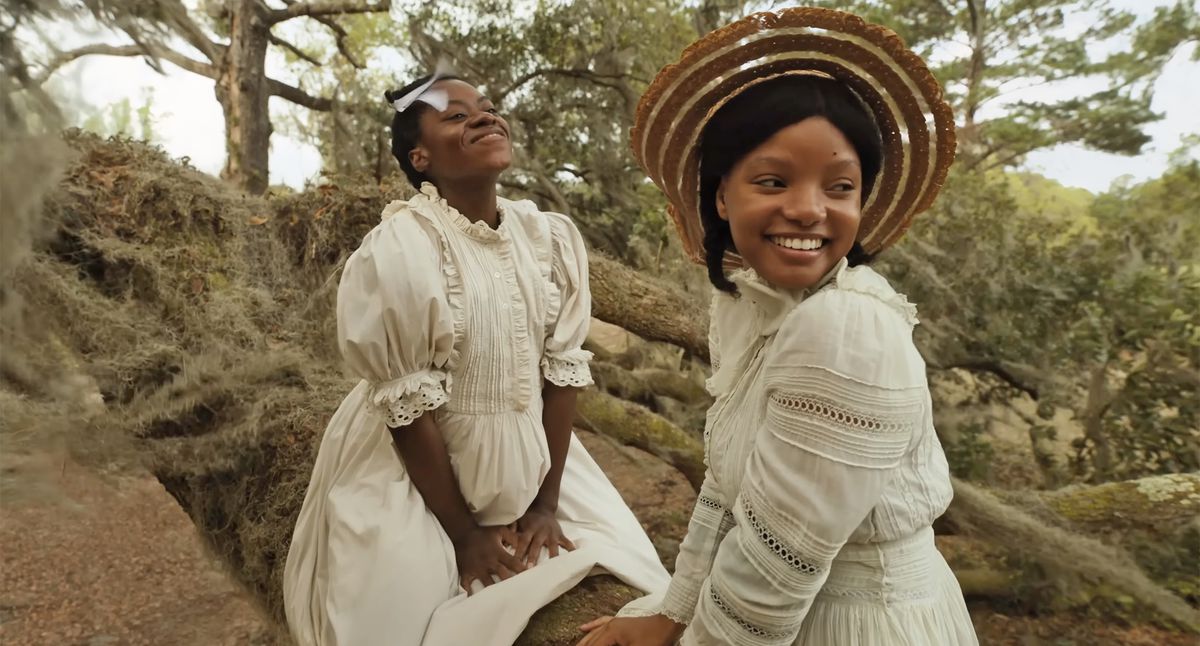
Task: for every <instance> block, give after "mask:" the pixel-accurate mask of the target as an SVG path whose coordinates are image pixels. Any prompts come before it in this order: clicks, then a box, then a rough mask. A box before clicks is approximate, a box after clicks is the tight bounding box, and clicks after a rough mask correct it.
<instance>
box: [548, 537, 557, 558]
mask: <svg viewBox="0 0 1200 646" xmlns="http://www.w3.org/2000/svg"><path fill="white" fill-rule="evenodd" d="M546 547H548V548H550V558H554V557H556V556H558V542H557V541H552V542H549V543H547V544H546Z"/></svg>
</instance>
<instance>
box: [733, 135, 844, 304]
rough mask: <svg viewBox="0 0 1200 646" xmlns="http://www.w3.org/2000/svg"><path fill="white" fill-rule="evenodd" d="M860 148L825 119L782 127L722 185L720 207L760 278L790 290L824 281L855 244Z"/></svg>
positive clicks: (735, 241)
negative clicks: (858, 151) (855, 146)
mask: <svg viewBox="0 0 1200 646" xmlns="http://www.w3.org/2000/svg"><path fill="white" fill-rule="evenodd" d="M861 204H862V168H861V164H860V162H859V158H858V154H857V153H856V152H855V149H854V146H853V145H851V143H850V141H849V140H848V139H846V137H845V135H843V134H842V132H841V131H840V130H838V129H837V127H835V126H834V125H833V124H832V123H830V122H829V120H827V119H825V118H824V117H810V118H807V119H804V120H803V121H800V122H798V123H795V124H793V125H790V126H787V127H785V128H783V129H782V130H779V131H778V132H776V133H775V134H774V135H773V136H771V138H769V139H767V140H766V141H765V142H763V143H762V144H761V145H760V146H758V147H757V148H755V149H753V150H751V151H750V152H749V153H748V154H746V155H745V156H744V157H742V158H741V159H739V160H738V161H737V163H735V164H734V165H733V167H732V169H730V171H729V173H727V174H726V175H725V176H724V177H723V178H722V180H721V184H720V187H719V188H718V189H717V195H716V206H717V213H718V215H719V216H720V217H721V219H722V220H726V221H728V222H729V228H730V233H731V234H732V237H733V244H734V247H735V248H736V249H737V252H738V254H740V255H741V256H742V258H743V260H745V262H746V264H748V265H750V267H752V268H753V269H754V270H755V271H756V272H758V274H759V276H762V277H763V279H765V280H766V281H767V282H768V283H770V284H772V285H774V286H776V287H780V288H784V289H804V288H808V287H812V286H813V285H815V284H817V283H818V282H819V281H820V280H821V278H822V277H824V276H825V274H827V273H829V271H830V270H831V269H833V267H834V265H836V264H837V263H838V261H839V260H841V259H842V258H844V257H845V256H846V254H847V253H849V252H850V249H851V247H853V246H854V241H855V238H856V237H857V235H858V225H859V222H860V221H861V219H862V209H861V206H860V205H861Z"/></svg>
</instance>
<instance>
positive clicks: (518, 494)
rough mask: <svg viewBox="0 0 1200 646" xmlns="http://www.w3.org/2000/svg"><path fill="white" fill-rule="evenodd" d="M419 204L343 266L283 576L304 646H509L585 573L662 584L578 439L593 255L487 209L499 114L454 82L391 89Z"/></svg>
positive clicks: (645, 543) (644, 541)
mask: <svg viewBox="0 0 1200 646" xmlns="http://www.w3.org/2000/svg"><path fill="white" fill-rule="evenodd" d="M387 98H388V101H389V102H390V103H392V104H393V106H394V107H395V109H396V111H397V112H396V116H395V117H394V119H393V122H392V152H393V154H394V155H395V156H396V159H397V160H398V161H399V163H400V166H401V168H402V169H403V171H404V173H405V175H407V177H408V178H409V180H410V181H411V182H412V184H413V186H415V187H418V188H419V189H420V192H419V193H418V194H417V195H416V196H415V197H413V198H412V199H410V200H408V201H397V202H392V203H391V204H389V205H388V206H387V207H386V208H385V209H384V211H383V222H382V223H381V224H380V225H379V226H377V227H375V229H373V230H372V231H371V232H370V233H368V234H367V236H366V237H365V238H364V239H363V241H362V245H361V246H360V247H359V248H358V250H357V251H355V252H354V254H353V255H351V256H350V258H349V260H347V261H346V265H345V269H344V271H343V273H342V279H341V285H340V287H339V289H338V299H337V300H338V303H337V315H338V316H337V319H338V340H339V343H340V346H341V350H342V354H343V356H344V358H345V360H346V363H347V365H348V366H349V368H350V370H351V371H352V372H353V373H354V374H356V375H357V376H358V377H360V378H361V381H360V382H359V384H358V386H357V387H356V388H355V389H354V390H353V391H352V392H351V393H350V394H349V396H347V397H346V399H345V400H344V401H343V402H342V405H341V407H340V408H339V409H338V411H337V412H336V413H335V414H334V416H333V419H332V420H331V421H330V423H329V426H328V428H327V429H326V431H325V436H324V438H323V439H322V442H321V448H320V451H319V453H318V455H317V459H316V464H315V466H314V468H313V476H312V480H311V482H310V484H309V487H308V492H307V495H306V497H305V500H304V505H303V508H302V509H301V512H300V516H299V519H298V521H297V524H296V529H295V533H294V536H293V539H292V545H291V549H290V552H289V553H288V560H287V565H286V569H285V572H284V605H285V608H286V611H287V616H288V623H289V626H290V628H291V631H292V634H293V636H294V637H295V639H296V641H297V642H299V643H300V644H301V645H303V646H310V645H320V646H333V645H350V646H370V645H372V644H379V645H385V644H386V645H387V646H419V645H424V646H462V645H465V644H470V645H472V646H500V645H504V646H507V645H509V644H512V643H513V641H514V640H515V639H516V638H517V636H518V635H519V634H520V632H521V630H522V629H523V628H524V627H525V625H526V623H527V622H528V620H529V618H530V616H531V615H532V614H533V613H534V612H535V611H537V610H538V609H539V608H541V607H542V606H543V605H545V604H547V603H549V602H550V601H552V600H553V599H554V598H556V597H557V596H558V595H560V594H562V593H563V592H565V591H567V590H568V589H570V588H571V587H573V586H574V585H575V584H576V583H578V582H579V581H580V580H581V579H583V578H584V577H585V576H587V575H588V574H589V573H591V572H592V571H593V570H594V569H596V568H600V569H603V570H606V571H608V572H610V573H613V574H615V575H616V576H618V577H620V578H621V579H623V580H624V581H626V582H627V583H629V584H631V585H633V586H635V587H638V588H640V589H642V590H645V591H653V590H658V589H662V588H664V587H665V586H666V582H667V574H666V571H665V570H664V569H663V568H662V565H661V564H660V563H659V561H658V558H657V555H656V553H655V551H654V548H653V546H652V545H651V543H650V541H649V539H648V538H647V537H646V535H645V533H644V532H643V531H642V528H641V526H640V525H639V524H638V521H637V520H636V519H635V518H634V516H633V514H632V513H631V512H630V511H629V509H628V507H626V505H625V504H624V502H622V500H621V497H620V496H619V495H618V493H617V491H616V490H615V489H614V488H613V487H612V485H611V484H610V483H609V482H608V480H607V479H606V478H605V477H604V474H603V473H602V472H601V471H600V468H599V467H598V466H597V465H596V463H595V462H593V461H592V459H591V457H590V456H589V455H588V454H587V451H586V450H584V448H583V446H582V445H581V444H580V443H579V440H578V439H576V438H575V437H574V436H573V435H572V432H571V424H572V421H573V419H574V414H575V396H576V392H577V390H578V389H579V388H581V387H583V386H586V385H588V384H590V383H591V374H590V372H589V370H588V359H589V358H590V353H588V352H586V351H584V350H582V349H581V345H582V343H583V341H584V339H585V338H586V336H587V331H588V322H589V320H590V307H591V302H590V296H589V293H588V273H587V256H586V252H585V249H584V246H583V240H582V239H581V237H580V235H579V232H578V231H577V230H576V228H575V225H574V224H573V223H572V222H571V221H570V220H569V219H567V218H566V217H564V216H562V215H558V214H555V213H545V212H542V211H540V210H538V208H537V207H536V206H534V205H533V204H532V203H530V202H513V201H509V200H505V199H502V198H500V197H498V196H497V195H496V181H497V178H498V177H499V175H500V173H501V172H503V171H504V170H505V169H506V168H508V166H509V164H510V163H511V161H512V147H511V143H510V137H509V134H510V133H509V128H508V124H507V122H505V120H504V118H503V117H501V116H500V115H499V113H498V111H497V110H496V107H495V106H494V105H493V104H492V102H491V101H490V100H488V98H487V97H485V96H483V95H482V94H480V92H479V91H478V90H477V89H476V88H474V87H473V86H471V85H470V84H468V83H465V82H463V81H461V80H458V79H455V78H453V77H440V78H439V77H436V76H435V77H426V78H423V79H420V80H418V81H416V82H414V83H412V84H411V85H409V86H408V87H405V88H403V89H401V90H398V91H396V92H389V93H388V96H387Z"/></svg>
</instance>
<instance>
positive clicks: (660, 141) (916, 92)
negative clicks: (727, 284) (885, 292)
mask: <svg viewBox="0 0 1200 646" xmlns="http://www.w3.org/2000/svg"><path fill="white" fill-rule="evenodd" d="M793 74H810V75H817V76H824V77H827V78H833V79H836V80H839V81H842V82H844V83H846V84H847V85H848V86H849V87H850V89H852V90H853V91H854V93H855V94H857V95H858V97H859V98H861V99H862V100H863V103H864V104H865V105H866V106H867V107H868V108H869V110H870V112H871V113H872V115H873V116H874V118H875V123H876V124H878V126H879V131H880V133H881V134H882V136H883V157H884V159H883V168H882V169H881V171H880V174H879V177H878V178H877V180H876V182H875V186H874V188H873V189H872V191H871V194H870V196H868V198H867V201H866V203H865V205H864V207H863V217H862V223H861V225H860V227H859V233H858V241H859V242H860V243H861V244H862V246H863V248H864V250H866V252H867V253H871V254H874V253H877V252H879V251H881V250H882V249H884V248H886V247H888V246H890V245H891V244H893V243H895V242H896V241H897V240H899V239H900V237H901V236H902V235H903V234H904V232H905V230H907V229H908V226H909V225H910V224H911V223H912V219H913V217H914V216H915V215H916V214H918V213H920V212H921V211H924V210H925V209H927V208H929V206H930V204H932V203H933V199H934V197H935V196H937V193H938V191H939V190H940V189H941V187H942V183H943V182H944V181H945V179H946V173H947V171H948V170H949V168H950V164H951V162H953V161H954V115H953V114H952V113H951V111H950V106H949V105H948V104H947V103H946V102H945V100H943V99H942V88H941V86H940V85H939V84H938V82H937V80H936V79H934V77H933V74H931V73H930V71H929V68H928V67H927V66H926V65H925V62H924V61H922V60H921V58H920V57H919V56H917V55H916V54H915V53H913V52H912V51H911V50H909V49H908V47H907V46H905V44H904V41H903V40H901V39H900V37H899V36H897V35H896V33H895V32H893V31H892V30H890V29H888V28H886V27H882V26H880V25H875V24H871V23H868V22H866V21H864V20H863V19H862V18H859V17H858V16H855V15H854V14H849V13H845V12H841V11H835V10H832V9H818V8H811V7H800V8H792V9H784V10H782V11H779V12H765V13H756V14H753V15H750V16H747V17H745V18H742V19H741V20H738V21H737V22H734V23H732V24H730V25H727V26H725V27H722V28H721V29H718V30H716V31H714V32H712V33H710V34H708V35H707V36H704V37H703V38H701V39H700V40H698V41H696V42H695V43H693V44H692V45H691V46H689V47H688V48H687V49H686V50H684V52H683V54H682V55H681V56H680V58H679V61H678V62H677V63H674V64H672V65H668V66H666V67H665V68H663V70H662V71H661V72H659V74H658V76H657V77H655V79H654V81H653V82H652V83H651V84H650V87H649V88H648V89H647V90H646V93H645V94H644V95H642V100H641V101H640V102H639V103H638V108H637V116H636V119H635V123H634V126H633V129H632V130H631V132H630V136H631V139H632V142H631V143H632V146H633V154H634V156H635V157H636V158H637V160H638V163H639V164H641V166H642V168H643V169H645V171H646V174H647V175H649V177H650V179H651V180H652V181H653V182H654V183H655V184H657V185H658V187H659V188H660V189H662V191H663V192H664V193H665V194H666V196H667V200H668V202H669V203H670V213H671V217H672V219H674V221H675V225H676V227H677V228H678V229H679V235H680V238H681V239H682V241H683V247H684V249H685V250H686V251H687V253H688V255H689V256H691V258H692V259H693V260H695V261H697V262H701V263H702V262H703V261H704V247H703V240H704V231H703V228H702V225H701V221H700V189H699V186H700V138H701V134H702V133H703V131H704V126H705V125H706V124H707V123H708V121H709V119H711V118H712V116H713V115H714V114H716V112H717V110H719V109H720V108H721V106H723V105H725V103H727V102H728V101H729V100H730V99H732V98H733V97H735V96H737V95H738V94H740V93H742V92H744V91H745V90H746V89H748V88H750V87H752V86H754V85H757V84H758V83H762V82H764V81H767V80H770V79H774V78H778V77H780V76H786V75H793Z"/></svg>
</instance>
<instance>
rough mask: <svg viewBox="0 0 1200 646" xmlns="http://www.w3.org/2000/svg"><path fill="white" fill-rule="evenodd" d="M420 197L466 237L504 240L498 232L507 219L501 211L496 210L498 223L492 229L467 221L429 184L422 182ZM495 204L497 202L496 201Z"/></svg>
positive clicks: (483, 239) (492, 240) (487, 240)
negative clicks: (498, 218)
mask: <svg viewBox="0 0 1200 646" xmlns="http://www.w3.org/2000/svg"><path fill="white" fill-rule="evenodd" d="M421 196H423V197H424V198H425V200H426V201H427V202H429V204H431V205H433V206H434V207H435V208H437V209H439V210H441V212H442V213H443V214H445V216H446V218H447V219H448V220H450V222H451V223H452V224H453V225H454V227H455V228H456V229H458V230H459V231H462V232H463V233H465V234H466V235H468V236H470V237H472V238H474V239H476V240H479V241H480V242H500V241H501V240H503V239H504V236H503V235H501V233H500V232H501V230H502V229H503V228H504V226H505V222H507V221H508V218H506V217H504V210H503V209H498V210H499V213H498V215H499V217H500V222H499V223H498V224H497V225H496V228H495V229H493V228H491V227H489V226H488V225H487V224H485V223H483V222H472V221H470V220H468V219H467V216H465V215H463V214H462V213H459V211H458V209H456V208H454V207H453V206H450V203H449V202H447V201H446V198H444V197H442V194H441V193H439V192H438V190H437V187H436V186H434V185H433V184H431V183H430V182H423V183H422V184H421ZM414 199H415V198H414ZM497 202H499V201H498V200H497ZM497 206H499V204H497Z"/></svg>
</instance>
